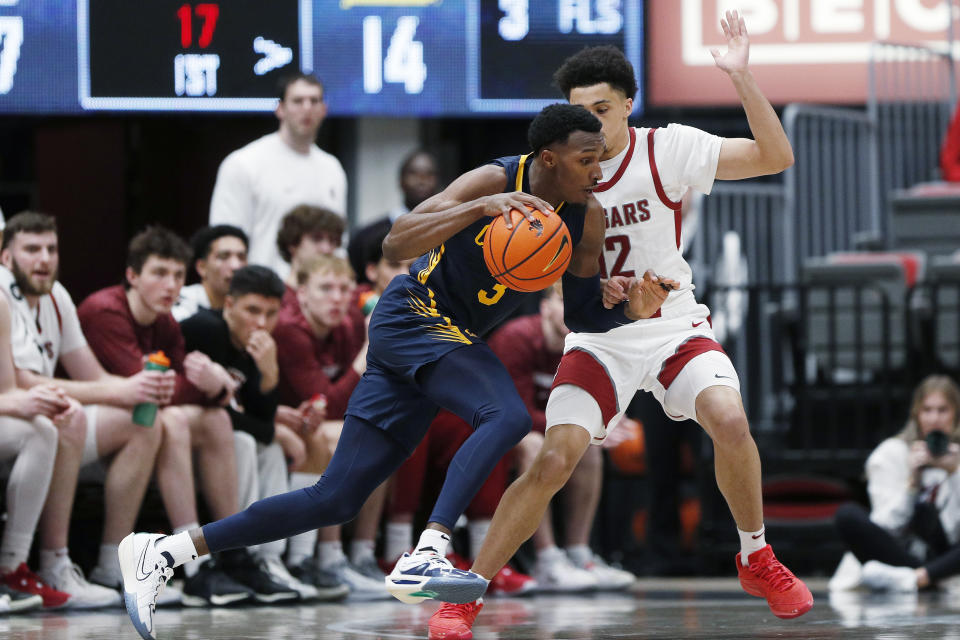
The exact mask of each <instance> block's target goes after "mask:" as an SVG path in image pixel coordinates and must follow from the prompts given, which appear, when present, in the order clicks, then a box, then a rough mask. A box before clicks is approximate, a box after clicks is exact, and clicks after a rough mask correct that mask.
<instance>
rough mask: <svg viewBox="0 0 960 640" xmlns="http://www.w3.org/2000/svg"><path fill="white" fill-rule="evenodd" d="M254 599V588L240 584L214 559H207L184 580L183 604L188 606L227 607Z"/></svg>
mask: <svg viewBox="0 0 960 640" xmlns="http://www.w3.org/2000/svg"><path fill="white" fill-rule="evenodd" d="M252 600H253V590H252V589H250V588H248V587H246V586H244V585H242V584H240V583H239V582H237V581H236V580H234V579H233V578H231V577H230V576H229V575H227V574H226V573H225V572H224V571H223V569H221V568H220V567H218V566H217V563H216V562H215V561H213V560H207V561H206V562H204V563H203V564H201V565H200V569H199V570H198V571H197V573H196V575H194V576H193V577H192V578H187V579H186V580H184V582H183V604H184V606H187V607H211V606H212V607H225V606H227V605H232V604H242V603H244V602H250V601H252Z"/></svg>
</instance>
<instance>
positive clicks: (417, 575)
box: [383, 551, 489, 604]
mask: <svg viewBox="0 0 960 640" xmlns="http://www.w3.org/2000/svg"><path fill="white" fill-rule="evenodd" d="M383 582H384V584H386V587H387V591H389V592H390V595H392V596H393V597H394V598H396V599H397V600H399V601H400V602H405V603H407V604H417V603H418V602H422V601H424V600H427V599H428V598H434V599H436V600H440V601H441V602H449V603H453V604H466V603H468V602H475V601H476V600H478V599H479V598H480V597H481V596H482V595H483V594H484V592H485V591H486V590H487V585H488V584H489V582H488V581H487V580H485V579H484V578H483V576H481V575H478V574H476V573H473V572H472V571H464V570H462V569H456V568H454V566H453V565H452V564H451V563H450V561H449V560H447V559H446V558H444V557H443V556H441V555H439V554H438V553H436V552H435V551H430V552H416V553H405V554H403V555H402V556H400V559H399V560H397V564H396V565H394V567H393V571H391V572H390V575H388V576H387V577H386V578H384V579H383Z"/></svg>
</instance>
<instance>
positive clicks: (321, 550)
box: [317, 540, 347, 569]
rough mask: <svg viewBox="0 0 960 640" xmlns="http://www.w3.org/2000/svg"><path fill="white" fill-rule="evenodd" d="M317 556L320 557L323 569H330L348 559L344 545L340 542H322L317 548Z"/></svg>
mask: <svg viewBox="0 0 960 640" xmlns="http://www.w3.org/2000/svg"><path fill="white" fill-rule="evenodd" d="M317 555H318V556H319V557H320V568H321V569H329V568H330V567H333V566H334V565H338V564H340V563H341V562H343V561H344V560H346V559H347V556H346V555H344V553H343V544H342V543H341V542H340V541H339V540H331V541H330V542H321V543H320V544H319V545H318V546H317Z"/></svg>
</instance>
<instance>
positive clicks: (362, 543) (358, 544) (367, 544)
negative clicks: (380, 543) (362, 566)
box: [350, 540, 374, 564]
mask: <svg viewBox="0 0 960 640" xmlns="http://www.w3.org/2000/svg"><path fill="white" fill-rule="evenodd" d="M373 548H374V544H373V540H354V541H353V542H351V543H350V562H352V563H353V564H359V563H360V561H361V560H367V559H369V558H373V557H374V555H373Z"/></svg>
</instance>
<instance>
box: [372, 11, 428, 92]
mask: <svg viewBox="0 0 960 640" xmlns="http://www.w3.org/2000/svg"><path fill="white" fill-rule="evenodd" d="M419 24H420V18H418V17H417V16H401V17H400V18H398V19H397V27H396V28H395V29H394V30H393V35H392V36H390V44H389V45H388V46H387V55H386V57H384V56H383V23H382V21H381V18H380V16H367V17H365V18H364V19H363V90H364V91H365V92H366V93H380V91H382V90H383V83H384V82H390V83H397V84H403V89H404V91H406V92H407V93H410V94H417V93H421V92H422V91H423V82H424V80H426V79H427V65H425V64H424V63H423V43H422V42H417V41H416V40H414V36H416V34H417V26H418V25H419Z"/></svg>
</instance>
